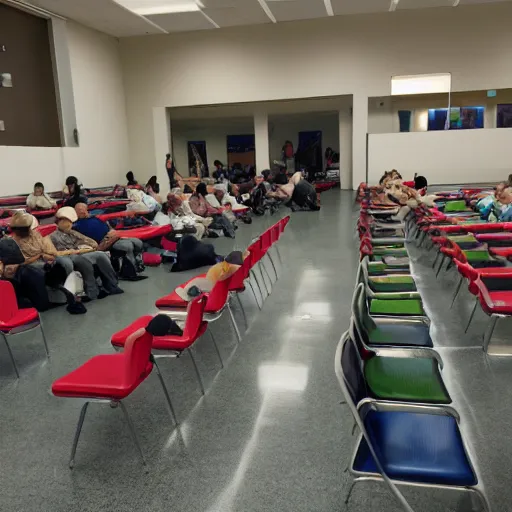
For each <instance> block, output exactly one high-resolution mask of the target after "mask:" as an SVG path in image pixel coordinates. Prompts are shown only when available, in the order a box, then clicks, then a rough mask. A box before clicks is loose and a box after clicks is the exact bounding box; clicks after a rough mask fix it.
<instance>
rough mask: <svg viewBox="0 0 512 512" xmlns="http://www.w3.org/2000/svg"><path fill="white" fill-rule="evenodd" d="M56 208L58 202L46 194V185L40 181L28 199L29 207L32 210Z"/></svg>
mask: <svg viewBox="0 0 512 512" xmlns="http://www.w3.org/2000/svg"><path fill="white" fill-rule="evenodd" d="M56 206H57V202H56V201H54V200H53V199H52V198H51V197H50V196H49V195H48V194H45V192H44V185H43V184H42V183H41V182H39V181H38V182H37V183H36V184H35V185H34V191H33V192H32V194H30V195H29V196H28V197H27V207H28V208H30V209H31V210H51V209H53V208H55V207H56Z"/></svg>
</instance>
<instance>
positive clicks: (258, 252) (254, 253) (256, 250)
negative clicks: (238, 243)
mask: <svg viewBox="0 0 512 512" xmlns="http://www.w3.org/2000/svg"><path fill="white" fill-rule="evenodd" d="M247 250H248V251H249V252H250V253H251V256H250V258H251V269H250V271H249V275H250V276H252V277H253V278H254V281H255V282H256V284H257V286H258V290H259V292H260V296H261V302H262V304H263V302H264V300H265V299H264V297H263V291H262V288H261V286H260V281H259V279H258V275H257V273H256V270H255V268H256V266H257V265H258V263H259V262H260V261H261V259H262V258H263V256H264V253H263V251H262V243H261V238H257V239H256V240H254V241H253V242H252V243H251V245H250V246H249V247H248V248H247ZM261 279H262V281H263V286H264V287H265V291H266V293H267V295H270V291H269V289H268V287H267V283H266V282H265V279H264V277H263V273H261ZM258 306H259V304H258ZM260 309H261V307H260Z"/></svg>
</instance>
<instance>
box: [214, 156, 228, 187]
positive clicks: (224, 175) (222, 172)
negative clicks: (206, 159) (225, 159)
mask: <svg viewBox="0 0 512 512" xmlns="http://www.w3.org/2000/svg"><path fill="white" fill-rule="evenodd" d="M213 165H214V166H215V170H214V171H213V173H212V176H213V178H214V179H215V182H216V183H222V182H224V181H227V180H228V171H227V169H225V168H224V164H223V163H222V162H221V161H220V160H215V162H213Z"/></svg>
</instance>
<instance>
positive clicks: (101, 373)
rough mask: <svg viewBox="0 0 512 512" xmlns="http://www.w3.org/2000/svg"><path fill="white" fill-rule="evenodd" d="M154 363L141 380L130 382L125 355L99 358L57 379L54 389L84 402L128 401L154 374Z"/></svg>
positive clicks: (55, 393)
mask: <svg viewBox="0 0 512 512" xmlns="http://www.w3.org/2000/svg"><path fill="white" fill-rule="evenodd" d="M152 369H153V363H151V362H150V361H148V363H147V366H146V369H145V371H144V372H143V374H142V375H140V376H139V378H138V379H137V380H134V381H132V382H127V381H126V359H125V357H124V356H123V355H122V354H108V355H100V356H95V357H93V358H92V359H89V361H87V362H86V363H85V364H83V365H82V366H80V367H79V368H77V369H76V370H73V371H72V372H71V373H68V374H67V375H64V376H63V377H61V378H60V379H57V380H56V381H55V382H54V383H53V385H52V392H53V394H54V395H56V396H63V397H84V398H116V399H119V400H120V399H122V398H125V397H127V396H128V395H129V394H130V393H131V392H132V391H133V390H134V389H135V388H136V387H137V386H138V385H139V384H140V383H141V382H142V381H143V380H144V379H145V378H146V377H147V376H148V375H149V374H150V373H151V370H152Z"/></svg>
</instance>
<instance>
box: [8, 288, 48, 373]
mask: <svg viewBox="0 0 512 512" xmlns="http://www.w3.org/2000/svg"><path fill="white" fill-rule="evenodd" d="M0 302H1V306H0V333H2V337H3V339H4V341H5V345H6V346H7V351H8V352H9V357H10V359H11V362H12V366H13V368H14V371H15V372H16V376H17V377H18V378H19V376H20V373H19V370H18V366H17V365H16V361H15V359H14V356H13V353H12V350H11V347H10V345H9V341H8V338H11V337H12V336H14V335H16V334H20V333H24V332H27V331H30V330H31V329H35V328H36V327H39V328H40V329H41V335H42V337H43V343H44V349H45V351H46V357H50V353H49V351H48V344H47V343H46V337H45V334H44V329H43V324H42V323H41V317H40V316H39V313H38V311H37V310H36V309H35V308H26V309H18V302H17V300H16V294H15V292H14V288H13V286H12V284H11V283H10V282H9V281H3V280H2V281H0Z"/></svg>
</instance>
